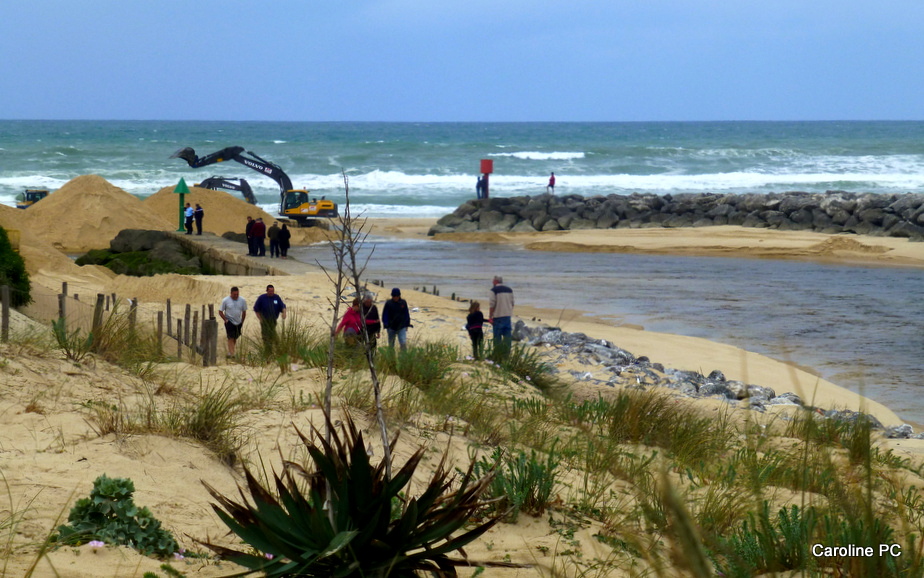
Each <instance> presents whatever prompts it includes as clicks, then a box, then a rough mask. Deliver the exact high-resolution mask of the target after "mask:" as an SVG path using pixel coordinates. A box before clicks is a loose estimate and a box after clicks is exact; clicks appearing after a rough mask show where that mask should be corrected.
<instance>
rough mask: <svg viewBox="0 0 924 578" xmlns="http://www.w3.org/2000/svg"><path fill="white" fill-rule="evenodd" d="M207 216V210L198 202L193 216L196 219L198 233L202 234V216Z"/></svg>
mask: <svg viewBox="0 0 924 578" xmlns="http://www.w3.org/2000/svg"><path fill="white" fill-rule="evenodd" d="M204 216H205V210H203V209H202V205H200V204H199V203H196V210H194V211H193V218H194V219H195V220H196V234H197V235H201V234H202V217H204Z"/></svg>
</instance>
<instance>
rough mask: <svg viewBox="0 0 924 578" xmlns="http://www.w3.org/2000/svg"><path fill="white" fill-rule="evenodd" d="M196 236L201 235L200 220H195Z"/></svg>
mask: <svg viewBox="0 0 924 578" xmlns="http://www.w3.org/2000/svg"><path fill="white" fill-rule="evenodd" d="M196 234H197V235H201V234H202V219H196Z"/></svg>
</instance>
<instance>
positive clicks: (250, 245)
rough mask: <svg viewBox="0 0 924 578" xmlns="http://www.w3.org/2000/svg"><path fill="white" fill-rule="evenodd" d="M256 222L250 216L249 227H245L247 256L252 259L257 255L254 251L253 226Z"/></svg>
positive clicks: (248, 219)
mask: <svg viewBox="0 0 924 578" xmlns="http://www.w3.org/2000/svg"><path fill="white" fill-rule="evenodd" d="M254 222H255V221H254V220H253V219H252V218H251V217H250V216H249V215H248V216H247V226H246V227H244V235H245V236H246V237H247V254H248V255H250V256H251V257H252V256H254V255H256V251H254V250H253V224H254Z"/></svg>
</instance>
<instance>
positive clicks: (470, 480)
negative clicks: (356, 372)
mask: <svg viewBox="0 0 924 578" xmlns="http://www.w3.org/2000/svg"><path fill="white" fill-rule="evenodd" d="M328 428H329V431H331V432H332V433H333V435H332V436H331V441H330V442H329V443H328V442H326V441H325V440H324V436H322V435H321V433H320V432H319V431H318V430H317V429H316V428H312V429H313V434H314V435H313V440H310V439H308V438H307V437H306V436H304V435H303V434H302V433H301V432H300V431H298V429H297V428H296V431H297V432H298V435H299V437H300V438H301V440H302V443H304V444H305V447H306V448H307V450H308V453H309V456H310V458H311V459H310V462H313V468H312V471H308V470H307V469H306V468H305V467H303V466H302V465H299V464H295V463H292V462H285V466H284V468H283V473H282V475H281V476H280V475H279V474H276V473H274V474H273V478H274V481H275V486H276V488H275V493H274V492H272V491H271V490H269V489H267V488H264V487H263V486H262V485H261V484H260V482H258V481H257V479H256V478H255V477H254V476H253V475H252V474H251V473H250V471H249V470H246V469H245V476H246V482H247V489H248V491H249V493H250V501H248V499H247V497H246V496H245V493H244V489H243V488H241V489H240V494H241V498H242V499H241V501H240V502H236V501H233V500H231V499H229V498H227V497H225V496H223V495H221V494H220V493H219V492H217V491H216V490H215V489H214V488H212V487H211V486H209V485H208V484H207V483H205V482H203V483H204V484H205V486H206V489H207V490H208V491H209V493H210V494H211V495H212V497H213V498H214V499H215V500H216V501H217V502H218V503H217V504H212V507H213V509H214V510H215V512H216V513H217V514H218V516H219V517H220V518H221V520H222V521H223V522H224V523H225V524H226V525H227V526H228V528H230V529H231V531H232V532H234V533H235V534H237V536H238V537H240V538H241V539H242V540H243V541H244V542H245V543H246V544H248V545H249V546H250V547H251V548H252V549H253V550H252V551H247V552H242V551H238V550H233V549H229V548H225V547H222V546H218V545H215V544H211V543H208V542H203V544H204V545H205V546H207V547H208V548H210V549H211V550H213V551H214V552H216V553H217V554H219V555H220V556H221V557H222V558H224V559H226V560H230V561H232V562H235V563H237V564H240V565H241V566H244V567H245V568H248V569H249V570H247V571H245V572H243V573H241V574H239V575H241V576H245V575H248V574H252V573H254V572H262V573H264V574H265V575H266V576H268V577H281V576H323V577H325V578H330V577H343V578H346V577H354V576H356V577H359V576H362V577H365V578H369V577H374V576H382V577H384V576H391V577H395V578H400V577H412V576H420V575H422V574H424V575H426V574H430V575H431V576H434V577H440V578H442V577H451V576H456V567H458V566H471V565H481V566H504V567H515V566H517V565H514V564H509V563H498V562H491V563H486V562H477V563H476V562H472V561H469V560H467V559H465V558H451V557H450V556H449V555H450V554H451V553H453V552H455V551H457V550H458V551H459V552H460V553H461V554H462V555H463V556H464V555H465V553H464V551H463V550H462V548H463V547H464V546H465V545H466V544H468V543H470V542H472V541H473V540H475V539H476V538H478V537H479V536H481V535H482V534H484V533H485V532H486V531H488V529H490V528H491V527H492V526H494V524H496V523H497V521H498V520H499V519H500V516H501V515H504V514H506V512H502V513H500V515H495V516H493V517H491V518H488V519H487V520H486V521H483V522H480V523H478V524H477V525H475V526H474V527H473V528H469V529H467V530H465V531H464V532H463V533H462V534H460V535H458V536H456V537H453V536H452V535H453V534H454V533H455V532H456V531H458V530H460V529H463V526H465V524H466V523H467V522H468V521H469V520H471V519H472V518H473V517H474V515H475V514H476V512H478V511H479V510H482V509H483V508H484V506H486V505H487V503H488V502H487V501H486V500H484V499H483V498H482V497H481V496H482V494H483V493H484V492H485V490H486V489H487V487H488V486H489V484H490V483H491V479H492V477H493V475H494V472H493V470H492V471H491V472H489V473H488V474H486V475H485V476H484V477H481V478H476V477H475V476H474V475H473V471H474V470H473V466H472V467H469V469H468V471H467V472H465V473H464V474H463V475H462V476H461V478H460V479H459V481H458V487H457V489H455V490H453V489H452V488H453V486H455V483H456V479H455V478H456V476H454V475H451V474H450V472H449V471H447V469H446V468H445V467H444V466H445V462H446V454H444V456H443V460H442V461H441V462H440V464H439V466H438V467H437V469H436V472H435V473H434V474H433V477H432V478H431V479H430V482H429V483H428V484H427V486H426V487H425V488H424V489H423V491H422V492H421V493H420V495H419V496H417V497H414V498H404V497H403V496H404V493H405V492H406V489H405V488H407V486H408V484H409V483H410V481H411V478H412V477H413V474H414V471H415V470H416V468H417V465H418V464H419V462H420V459H421V457H422V456H423V452H424V448H421V449H419V450H418V451H417V452H416V453H414V455H412V456H411V457H410V459H408V461H407V462H406V463H405V464H404V466H403V467H402V468H401V469H400V470H399V471H398V472H397V473H395V475H394V477H393V478H391V479H389V478H388V476H387V475H386V473H385V472H386V468H385V464H384V460H383V461H382V462H381V463H379V464H378V465H373V464H372V463H371V462H370V460H369V454H368V453H367V451H366V445H365V443H364V441H363V436H362V433H361V432H359V431H357V429H356V426H355V424H354V423H353V421H352V420H351V419H349V418H346V419H345V420H344V421H343V423H342V424H341V427H340V429H341V434H339V435H338V434H337V432H336V430H335V429H334V428H333V427H332V426H330V424H329V423H328ZM392 447H394V442H392Z"/></svg>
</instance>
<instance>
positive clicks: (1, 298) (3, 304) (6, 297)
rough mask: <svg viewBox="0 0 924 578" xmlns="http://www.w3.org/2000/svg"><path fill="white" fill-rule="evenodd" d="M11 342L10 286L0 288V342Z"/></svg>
mask: <svg viewBox="0 0 924 578" xmlns="http://www.w3.org/2000/svg"><path fill="white" fill-rule="evenodd" d="M9 340H10V286H9V285H4V286H2V287H0V341H3V342H4V343H6V342H7V341H9Z"/></svg>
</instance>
